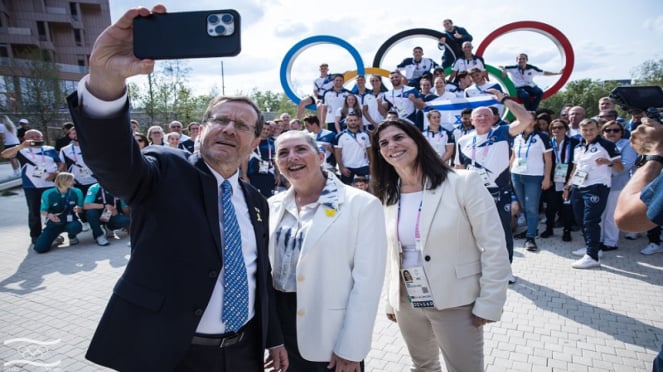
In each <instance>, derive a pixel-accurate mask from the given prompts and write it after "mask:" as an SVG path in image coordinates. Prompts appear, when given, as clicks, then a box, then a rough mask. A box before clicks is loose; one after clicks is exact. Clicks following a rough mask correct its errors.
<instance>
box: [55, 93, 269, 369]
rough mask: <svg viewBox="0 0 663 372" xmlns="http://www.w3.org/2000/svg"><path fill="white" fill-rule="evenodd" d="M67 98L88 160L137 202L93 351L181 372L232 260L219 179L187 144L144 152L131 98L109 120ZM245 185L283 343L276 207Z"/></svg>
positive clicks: (97, 358)
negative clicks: (275, 260) (273, 226)
mask: <svg viewBox="0 0 663 372" xmlns="http://www.w3.org/2000/svg"><path fill="white" fill-rule="evenodd" d="M67 99H68V103H69V108H70V111H71V115H72V118H73V120H74V123H75V126H76V131H77V134H78V138H79V140H80V144H81V150H82V152H83V156H84V157H85V162H86V163H87V165H88V166H89V167H90V169H92V170H93V171H94V174H95V176H96V177H97V179H98V180H99V183H101V184H102V185H103V186H104V187H105V188H106V189H108V190H109V191H110V192H111V193H112V194H114V195H116V196H117V197H119V198H121V199H122V200H125V201H126V202H127V203H128V204H129V206H130V207H131V243H132V247H134V248H133V251H132V254H131V258H130V260H129V262H128V264H127V267H126V269H125V271H124V273H123V274H122V276H121V278H120V279H119V280H118V282H117V284H116V285H115V288H114V290H113V294H112V296H111V298H110V301H109V303H108V306H107V307H106V310H105V312H104V314H103V317H102V318H101V321H100V323H99V325H98V327H97V330H96V333H95V335H94V337H93V339H92V342H91V344H90V347H89V349H88V352H87V354H86V357H87V358H88V359H89V360H91V361H93V362H95V363H98V364H101V365H104V366H108V367H111V368H114V369H118V370H121V371H168V370H173V369H174V368H175V366H176V365H177V363H178V362H179V361H180V360H181V359H182V358H183V356H184V354H185V352H186V351H187V349H188V348H189V346H190V344H191V339H192V337H193V335H194V333H195V330H196V327H197V325H198V323H199V321H200V319H201V316H202V314H203V311H204V309H205V307H206V306H207V303H208V302H209V298H210V296H211V294H212V290H213V288H214V285H215V282H216V281H217V277H218V275H219V273H220V271H221V268H222V265H223V262H222V256H221V254H220V252H221V236H220V235H221V233H220V229H219V212H218V188H217V182H216V179H215V178H214V176H213V175H212V173H211V172H210V170H209V169H208V167H207V166H206V165H205V163H204V162H203V161H202V160H201V159H197V160H195V159H193V160H188V159H186V158H185V156H184V153H183V152H182V151H180V150H175V149H169V148H168V147H166V146H151V147H149V148H148V149H146V150H145V151H144V153H141V151H140V149H139V148H138V144H137V143H136V141H135V140H134V139H133V136H132V133H131V126H130V124H129V113H128V103H127V104H126V105H125V107H124V110H122V112H120V113H118V114H117V115H116V116H115V117H111V118H106V119H102V120H100V119H91V118H89V117H87V116H86V115H85V113H83V112H82V110H81V109H80V107H79V103H78V97H77V95H76V93H74V94H72V95H70V96H69V97H68V98H67ZM192 158H193V157H192ZM240 184H242V191H243V192H244V196H245V199H246V203H247V205H248V210H249V214H250V216H251V220H252V222H253V228H254V231H255V236H256V244H257V248H258V263H257V278H256V281H257V290H256V291H257V293H256V308H255V310H256V318H257V320H259V324H260V327H261V345H262V347H263V349H264V347H265V346H275V345H279V344H282V339H281V331H280V328H279V326H278V319H276V318H275V317H276V312H275V311H274V310H273V309H274V307H272V306H273V304H274V295H273V287H272V285H271V275H270V265H269V260H268V256H267V245H268V232H269V231H268V230H269V221H268V217H269V215H268V214H269V209H268V206H267V202H266V201H265V199H264V198H263V197H262V196H261V195H260V193H259V192H258V191H257V190H256V189H254V188H253V187H252V186H250V185H247V184H245V183H243V182H241V181H240ZM272 314H273V315H272ZM261 355H262V353H261Z"/></svg>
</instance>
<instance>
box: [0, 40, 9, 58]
mask: <svg viewBox="0 0 663 372" xmlns="http://www.w3.org/2000/svg"><path fill="white" fill-rule="evenodd" d="M0 57H5V58H6V57H9V48H8V47H7V44H4V43H2V44H0Z"/></svg>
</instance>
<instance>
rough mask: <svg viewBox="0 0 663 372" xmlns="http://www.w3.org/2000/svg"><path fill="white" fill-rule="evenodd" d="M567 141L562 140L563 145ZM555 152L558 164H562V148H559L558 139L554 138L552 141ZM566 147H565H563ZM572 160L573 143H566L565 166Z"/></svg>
mask: <svg viewBox="0 0 663 372" xmlns="http://www.w3.org/2000/svg"><path fill="white" fill-rule="evenodd" d="M564 141H565V140H562V144H563V143H564ZM552 145H553V150H554V152H555V159H557V164H561V163H562V160H561V159H562V153H561V148H560V147H558V146H557V139H555V138H553V140H552ZM562 147H564V146H562ZM570 158H571V141H568V140H567V141H566V154H564V164H568V163H569V160H570Z"/></svg>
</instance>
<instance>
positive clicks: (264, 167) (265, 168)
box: [258, 160, 269, 174]
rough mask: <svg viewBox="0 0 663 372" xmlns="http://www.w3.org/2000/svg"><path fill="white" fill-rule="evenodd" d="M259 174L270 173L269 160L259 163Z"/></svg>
mask: <svg viewBox="0 0 663 372" xmlns="http://www.w3.org/2000/svg"><path fill="white" fill-rule="evenodd" d="M258 173H260V174H267V173H269V161H267V160H260V161H258Z"/></svg>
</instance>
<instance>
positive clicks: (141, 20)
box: [133, 9, 241, 59]
mask: <svg viewBox="0 0 663 372" xmlns="http://www.w3.org/2000/svg"><path fill="white" fill-rule="evenodd" d="M133 37H134V55H135V56H136V57H138V58H140V59H182V58H205V57H229V56H236V55H238V54H239V52H240V51H241V39H240V16H239V13H238V12H237V11H235V10H232V9H225V10H209V11H196V12H181V13H163V14H156V13H155V14H151V15H149V16H147V17H137V18H135V19H134V22H133Z"/></svg>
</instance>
